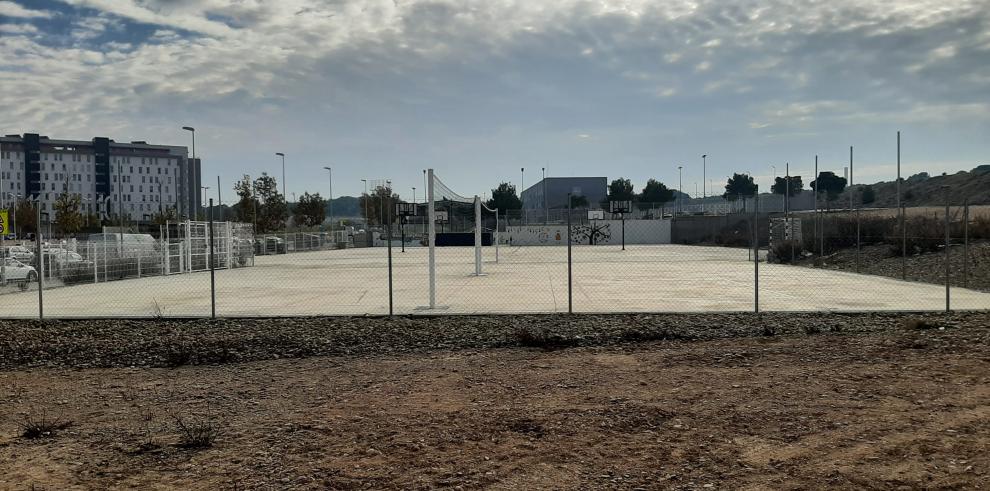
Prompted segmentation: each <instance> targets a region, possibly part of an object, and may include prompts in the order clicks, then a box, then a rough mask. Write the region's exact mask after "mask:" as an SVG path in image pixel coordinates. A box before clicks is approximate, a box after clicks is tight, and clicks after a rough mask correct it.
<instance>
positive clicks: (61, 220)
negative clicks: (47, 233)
mask: <svg viewBox="0 0 990 491" xmlns="http://www.w3.org/2000/svg"><path fill="white" fill-rule="evenodd" d="M52 207H53V208H55V222H56V223H58V228H59V230H60V231H61V232H62V233H63V234H74V233H76V232H78V231H79V230H80V229H81V228H82V226H83V220H84V219H85V218H84V217H83V214H82V213H80V211H79V210H80V209H81V208H82V196H80V195H78V194H70V193H62V194H60V195H58V198H55V203H54V204H53V205H52Z"/></svg>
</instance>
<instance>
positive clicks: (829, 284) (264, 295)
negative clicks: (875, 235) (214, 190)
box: [3, 245, 990, 318]
mask: <svg viewBox="0 0 990 491" xmlns="http://www.w3.org/2000/svg"><path fill="white" fill-rule="evenodd" d="M751 254H752V252H751V251H748V250H746V249H733V248H723V247H701V246H684V245H629V246H626V250H622V249H621V248H620V246H611V245H610V246H576V247H574V248H573V262H572V264H573V267H572V273H571V274H572V278H573V280H572V297H571V298H572V303H573V306H572V308H573V311H574V312H603V313H608V312H735V311H741V312H745V311H753V310H754V307H755V305H754V303H755V302H756V301H757V299H756V296H757V295H756V289H757V287H756V279H757V273H756V271H755V267H754V262H753V261H752V256H751ZM392 255H393V259H392V265H393V274H392V292H393V295H392V302H393V311H394V313H396V314H412V315H436V314H481V313H504V314H511V313H539V312H567V311H568V268H567V248H566V247H558V246H543V247H507V246H501V247H500V248H499V251H498V254H497V255H498V258H497V262H496V251H495V249H494V248H493V247H486V248H484V251H483V255H482V257H483V268H482V275H481V276H478V275H475V274H474V273H475V264H474V248H472V247H443V248H438V249H437V259H436V261H437V280H436V282H437V297H436V298H437V302H436V308H435V309H429V308H427V306H428V305H429V298H428V291H429V290H428V286H429V283H428V275H429V272H428V267H427V264H428V260H427V249H426V248H422V247H415V248H408V249H407V250H406V251H405V252H402V251H401V250H400V249H399V248H393V254H392ZM388 271H389V269H388V257H387V250H386V248H359V249H343V250H328V251H314V252H302V253H295V254H282V255H273V256H261V257H257V258H256V263H255V266H254V267H251V268H240V269H225V270H217V271H216V284H215V289H216V309H217V315H218V316H230V317H234V316H299V315H303V316H305V315H382V314H388V312H389V274H388ZM758 277H759V287H758V290H759V300H758V301H759V308H760V310H762V311H891V310H906V311H923V310H932V311H937V310H943V309H945V293H946V290H945V287H944V285H937V284H930V283H919V282H911V281H901V280H897V279H891V278H883V277H878V276H869V275H860V274H855V273H849V272H842V271H828V270H820V269H810V268H805V267H797V266H788V265H778V264H767V263H765V262H762V261H761V262H760V263H759V273H758ZM210 292H211V285H210V273H209V272H208V271H206V272H196V273H190V274H183V275H167V276H156V277H147V278H140V279H130V280H121V281H113V282H107V283H96V284H81V285H75V286H66V287H60V288H51V289H46V290H45V291H44V313H45V317H58V318H71V317H171V316H176V317H205V316H209V315H210V309H211V306H210ZM950 297H951V308H952V309H953V310H967V309H987V308H990V293H984V292H979V291H975V290H968V289H963V288H952V289H951V291H950ZM3 300H4V308H3V309H4V311H3V315H4V316H5V317H26V318H30V317H37V316H38V292H37V291H36V290H35V289H31V290H28V291H24V292H17V293H9V294H6V295H3Z"/></svg>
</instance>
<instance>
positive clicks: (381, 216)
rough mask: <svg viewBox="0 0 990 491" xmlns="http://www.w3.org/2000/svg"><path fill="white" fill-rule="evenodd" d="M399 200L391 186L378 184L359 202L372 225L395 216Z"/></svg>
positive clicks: (385, 221) (365, 217)
mask: <svg viewBox="0 0 990 491" xmlns="http://www.w3.org/2000/svg"><path fill="white" fill-rule="evenodd" d="M398 202H399V195H398V194H394V193H392V189H391V188H388V187H386V186H378V187H376V188H375V189H374V190H372V191H371V194H370V195H367V194H363V193H362V194H361V200H360V203H359V204H360V205H361V216H362V217H364V219H365V221H366V223H368V224H371V225H375V224H378V225H382V224H385V223H388V221H389V218H390V217H393V218H394V215H395V204H396V203H398ZM472 210H473V208H472ZM471 213H474V212H473V211H472V212H471Z"/></svg>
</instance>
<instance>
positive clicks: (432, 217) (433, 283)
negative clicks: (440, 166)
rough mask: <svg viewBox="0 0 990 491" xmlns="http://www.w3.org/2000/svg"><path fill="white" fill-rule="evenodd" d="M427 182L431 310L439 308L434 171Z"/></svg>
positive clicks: (429, 170) (429, 173) (428, 176)
mask: <svg viewBox="0 0 990 491" xmlns="http://www.w3.org/2000/svg"><path fill="white" fill-rule="evenodd" d="M426 172H427V174H428V175H427V180H426V203H427V204H426V209H427V215H428V216H427V221H428V222H429V223H428V229H429V231H428V233H427V235H428V238H427V241H428V244H429V249H430V252H429V256H430V259H429V262H430V264H429V268H430V273H429V277H430V308H431V309H435V308H437V256H436V240H437V237H436V235H437V216H436V205H434V201H433V198H434V197H433V169H427V170H426Z"/></svg>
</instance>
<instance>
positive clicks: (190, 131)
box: [182, 126, 196, 215]
mask: <svg viewBox="0 0 990 491" xmlns="http://www.w3.org/2000/svg"><path fill="white" fill-rule="evenodd" d="M182 129H184V130H186V131H188V132H189V133H191V134H192V161H193V162H195V161H196V128H193V127H192V126H183V127H182ZM189 175H190V176H192V172H191V171H190V172H189ZM189 188H190V186H188V185H187V186H186V189H187V192H188V189H189ZM193 208H194V207H193V206H190V207H189V211H190V212H189V214H190V215H192V209H193Z"/></svg>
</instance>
